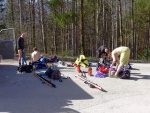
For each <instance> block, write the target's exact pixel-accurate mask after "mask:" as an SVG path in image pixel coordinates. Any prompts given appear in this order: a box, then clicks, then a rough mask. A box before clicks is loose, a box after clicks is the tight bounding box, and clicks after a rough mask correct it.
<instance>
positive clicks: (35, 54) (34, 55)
mask: <svg viewBox="0 0 150 113" xmlns="http://www.w3.org/2000/svg"><path fill="white" fill-rule="evenodd" d="M42 57H43V55H42V54H40V52H38V50H37V48H36V47H34V48H33V52H32V54H31V61H32V62H36V61H40V59H41V58H42Z"/></svg>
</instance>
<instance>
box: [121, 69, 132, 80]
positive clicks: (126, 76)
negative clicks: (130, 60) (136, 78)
mask: <svg viewBox="0 0 150 113" xmlns="http://www.w3.org/2000/svg"><path fill="white" fill-rule="evenodd" d="M119 78H120V79H129V78H130V71H129V70H126V71H120V73H119Z"/></svg>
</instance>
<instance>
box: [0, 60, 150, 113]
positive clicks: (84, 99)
mask: <svg viewBox="0 0 150 113" xmlns="http://www.w3.org/2000/svg"><path fill="white" fill-rule="evenodd" d="M17 64H18V63H17V61H16V60H2V61H1V62H0V113H150V81H149V80H150V64H149V63H131V66H132V70H131V78H130V79H128V80H122V79H117V78H109V77H106V78H95V77H91V76H88V75H87V78H88V79H89V80H91V81H93V82H94V83H96V84H98V85H99V86H101V87H102V88H103V89H105V90H106V92H102V91H100V90H98V89H93V88H90V87H89V86H88V85H87V84H85V83H84V82H83V81H81V80H79V79H78V78H76V77H75V75H77V74H78V73H77V71H76V68H74V67H65V66H62V65H58V69H59V70H60V71H61V73H63V74H64V75H65V76H69V77H70V79H64V80H63V82H59V81H54V80H53V81H52V82H53V83H54V84H55V85H56V86H57V87H56V88H51V87H49V86H47V85H46V84H42V82H41V81H40V80H39V79H38V78H36V77H35V76H33V74H34V73H35V72H44V71H45V70H38V71H34V72H32V73H18V72H17ZM92 69H93V74H94V73H95V72H96V69H95V63H92ZM82 70H84V71H87V68H82Z"/></svg>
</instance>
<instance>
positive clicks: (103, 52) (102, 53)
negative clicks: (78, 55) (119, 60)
mask: <svg viewBox="0 0 150 113" xmlns="http://www.w3.org/2000/svg"><path fill="white" fill-rule="evenodd" d="M107 56H108V48H107V47H106V46H105V45H102V46H100V47H99V48H98V50H97V57H98V58H100V61H99V63H100V64H104V63H106V57H107Z"/></svg>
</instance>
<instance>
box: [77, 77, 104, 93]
mask: <svg viewBox="0 0 150 113" xmlns="http://www.w3.org/2000/svg"><path fill="white" fill-rule="evenodd" d="M75 77H77V78H79V79H80V80H82V81H84V83H85V84H88V85H89V86H90V88H96V89H98V90H101V91H103V92H106V91H105V90H104V89H103V88H102V87H101V86H98V85H97V84H95V83H93V82H91V81H90V80H88V79H87V78H86V77H84V76H82V75H75Z"/></svg>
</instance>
